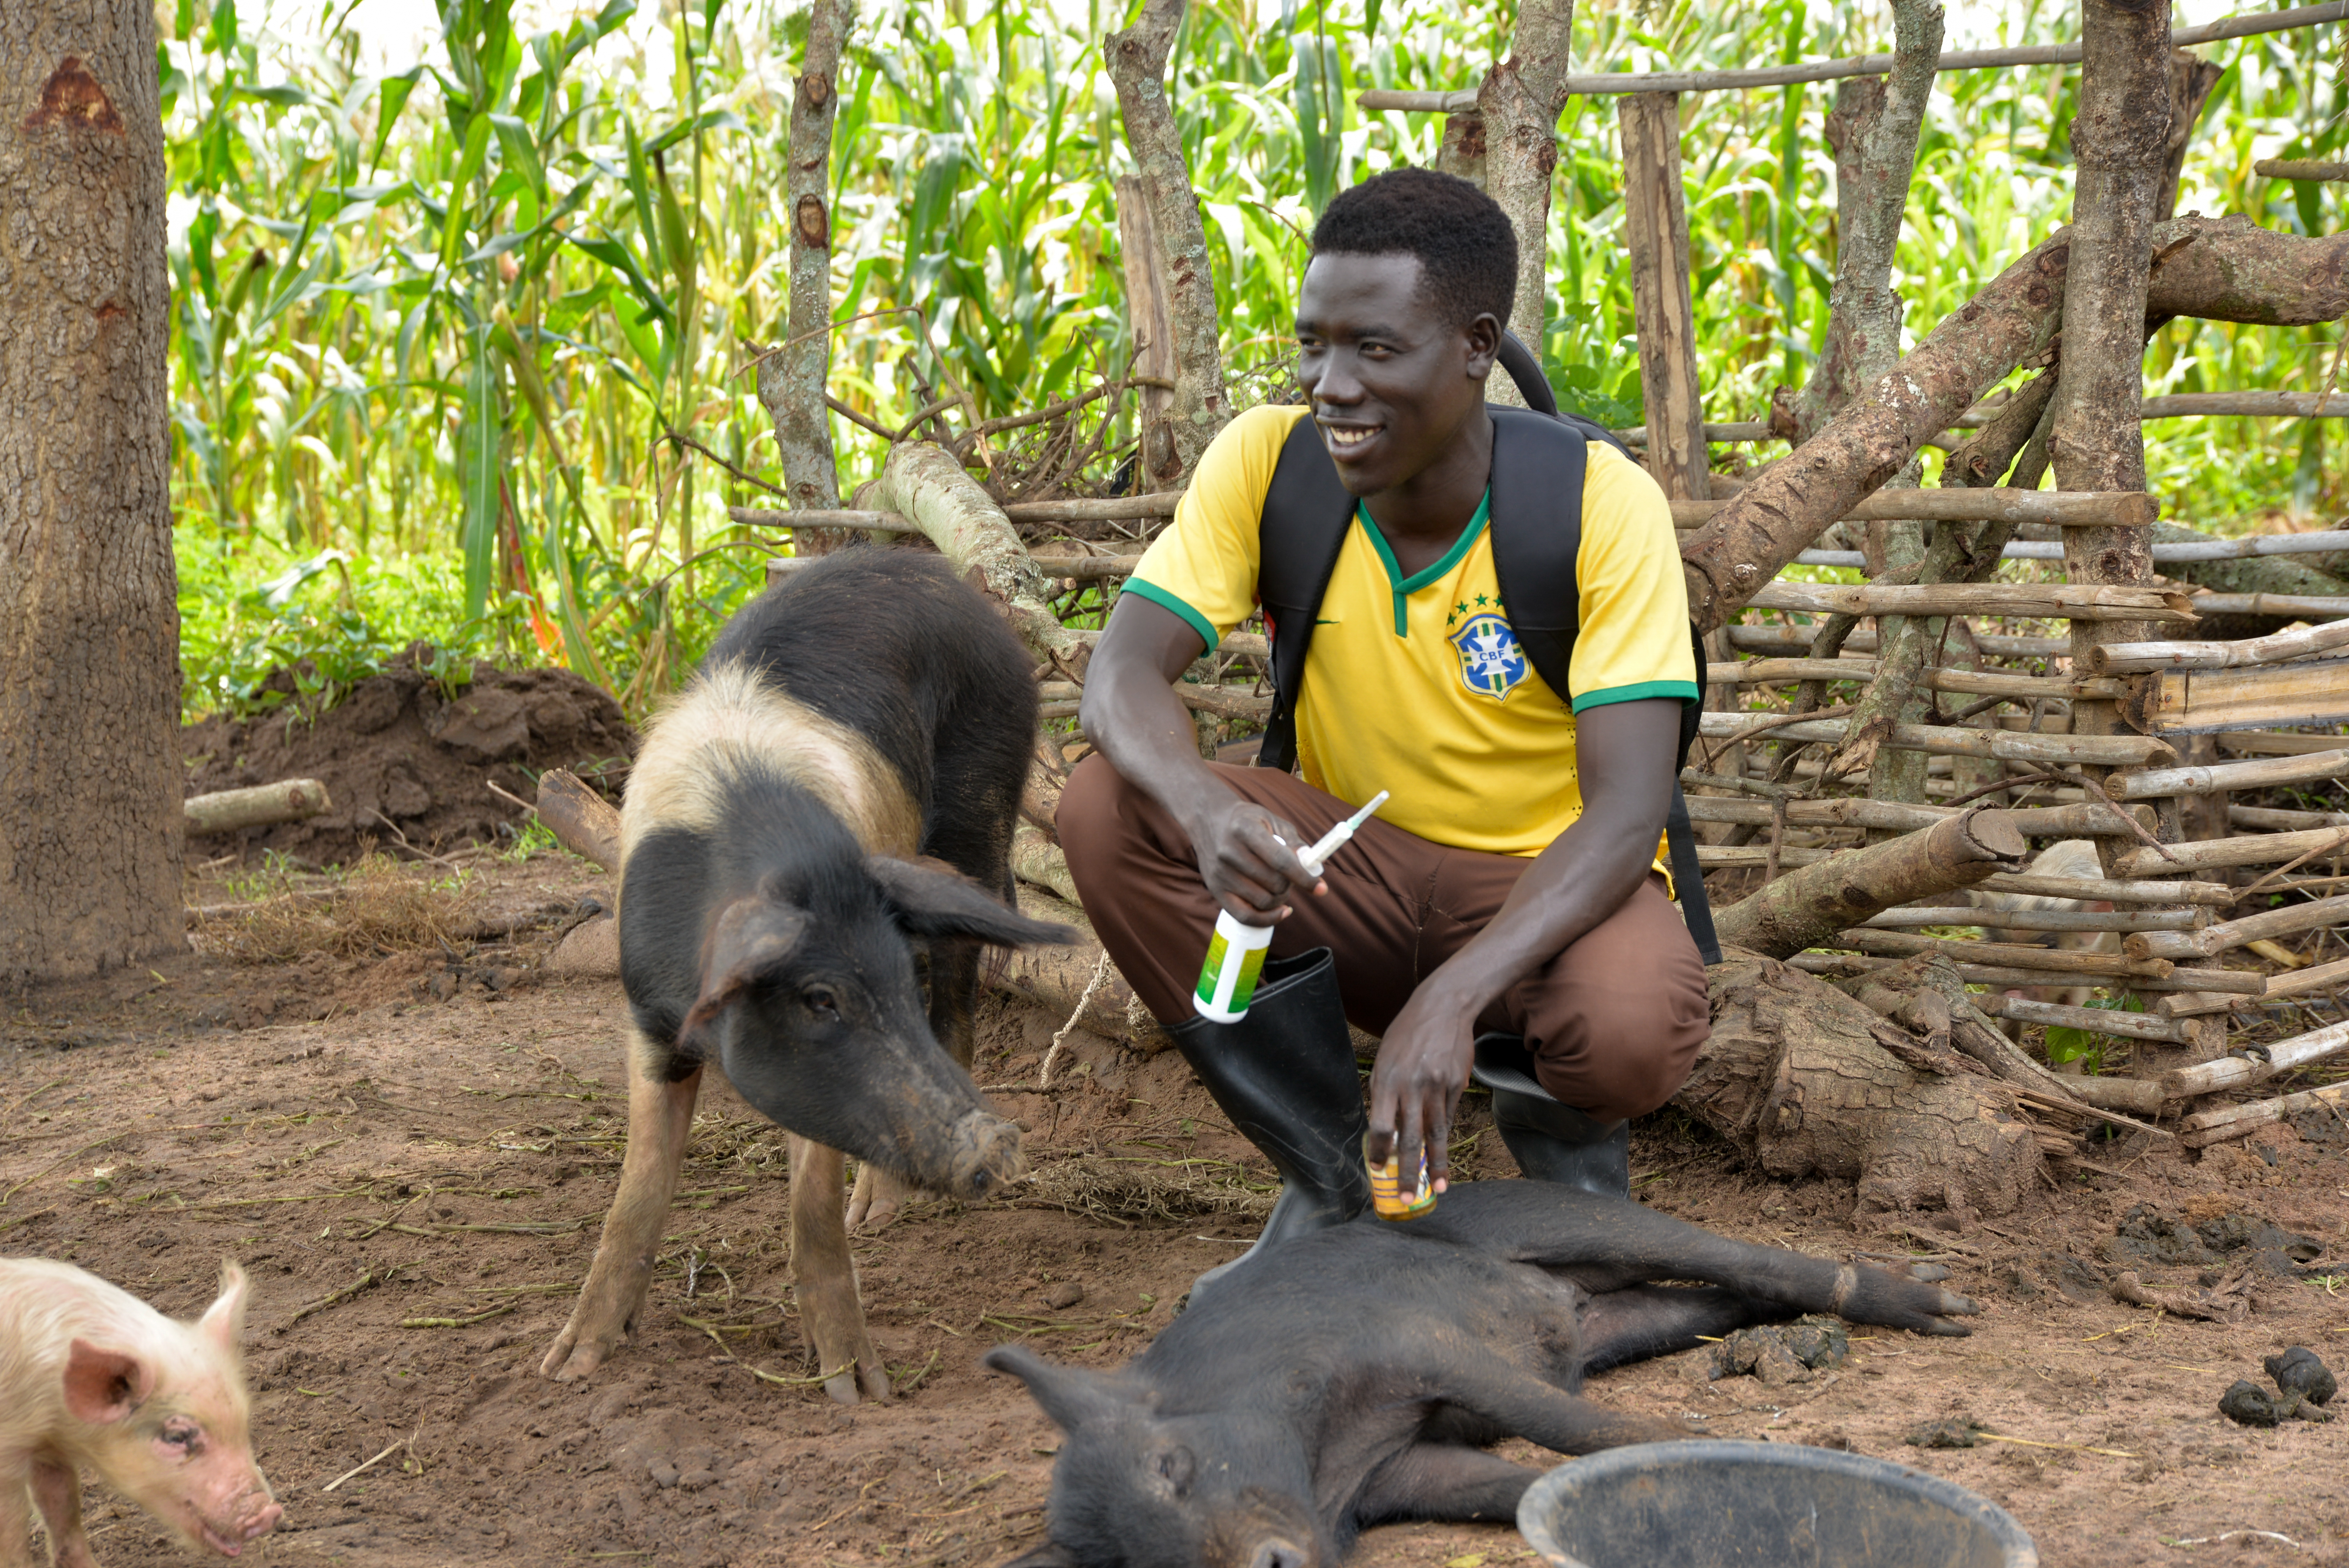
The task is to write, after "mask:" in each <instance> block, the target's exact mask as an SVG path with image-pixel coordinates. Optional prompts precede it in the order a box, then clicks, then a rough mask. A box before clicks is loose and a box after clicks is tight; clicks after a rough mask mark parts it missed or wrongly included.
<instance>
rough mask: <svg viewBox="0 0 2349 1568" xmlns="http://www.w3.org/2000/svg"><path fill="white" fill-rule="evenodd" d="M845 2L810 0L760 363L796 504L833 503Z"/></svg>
mask: <svg viewBox="0 0 2349 1568" xmlns="http://www.w3.org/2000/svg"><path fill="white" fill-rule="evenodd" d="M854 20H855V7H854V5H853V3H851V0H815V5H814V8H813V9H812V11H811V12H810V13H809V16H808V43H807V68H806V69H805V70H803V71H802V72H801V73H800V76H799V79H798V81H797V82H796V83H794V84H793V87H792V133H791V150H790V154H789V156H790V160H791V161H790V164H789V166H788V168H787V169H786V170H785V171H784V185H783V203H784V211H785V213H786V214H787V222H788V223H789V225H790V229H791V236H792V274H791V320H790V324H789V325H788V326H787V327H786V328H785V332H784V337H785V341H784V343H783V346H782V347H781V349H780V350H778V351H777V352H776V353H775V354H774V355H773V356H772V357H771V358H767V359H762V360H761V361H760V362H759V401H760V402H761V403H763V404H765V405H766V408H767V417H768V418H771V419H772V420H773V421H774V422H775V444H776V447H777V448H778V449H779V451H780V453H781V458H782V465H783V482H784V489H785V490H787V492H788V493H789V494H790V497H791V503H792V510H793V511H837V510H838V509H839V506H840V470H839V466H838V464H837V463H836V461H835V460H834V459H833V450H832V414H831V411H830V410H829V409H827V408H826V407H824V394H825V392H826V391H827V390H828V389H829V387H830V384H831V376H832V205H831V202H832V186H831V180H832V122H833V119H835V118H836V117H837V116H838V114H839V112H840V92H839V77H840V45H841V37H842V36H843V34H845V33H846V32H847V31H848V28H849V26H850V24H852V23H853V22H854Z"/></svg>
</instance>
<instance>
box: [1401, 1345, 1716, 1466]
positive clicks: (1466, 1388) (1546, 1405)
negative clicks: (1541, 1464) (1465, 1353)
mask: <svg viewBox="0 0 2349 1568" xmlns="http://www.w3.org/2000/svg"><path fill="white" fill-rule="evenodd" d="M1442 1387H1443V1388H1444V1402H1445V1403H1447V1404H1451V1405H1456V1406H1458V1407H1459V1408H1462V1409H1464V1410H1467V1411H1469V1412H1470V1413H1471V1414H1474V1415H1477V1416H1481V1417H1483V1418H1485V1420H1488V1421H1491V1422H1492V1423H1493V1424H1494V1425H1495V1426H1497V1427H1499V1428H1501V1429H1503V1430H1504V1431H1506V1432H1510V1433H1513V1434H1515V1435H1516V1436H1517V1437H1520V1438H1524V1439H1526V1440H1527V1441H1528V1442H1535V1443H1539V1444H1540V1445H1541V1446H1542V1447H1543V1448H1546V1449H1550V1450H1551V1451H1552V1452H1555V1453H1561V1454H1595V1453H1597V1452H1598V1451H1599V1449H1619V1448H1622V1447H1623V1446H1624V1445H1626V1444H1628V1443H1663V1442H1671V1441H1672V1440H1673V1439H1677V1438H1685V1437H1688V1436H1690V1435H1691V1434H1690V1431H1689V1429H1688V1428H1686V1427H1684V1426H1682V1425H1680V1424H1679V1423H1678V1422H1673V1421H1656V1420H1650V1419H1648V1418H1646V1417H1643V1416H1626V1415H1622V1414H1619V1413H1618V1412H1617V1411H1614V1410H1609V1409H1608V1408H1605V1407H1603V1406H1599V1405H1594V1404H1592V1403H1591V1402H1590V1401H1589V1400H1588V1399H1586V1398H1582V1396H1580V1395H1579V1394H1569V1393H1568V1392H1567V1391H1566V1390H1565V1389H1563V1388H1560V1387H1556V1386H1555V1385H1552V1384H1549V1383H1545V1382H1542V1381H1540V1380H1539V1379H1538V1378H1536V1377H1531V1376H1529V1375H1527V1373H1526V1369H1525V1368H1523V1367H1518V1366H1516V1365H1514V1364H1512V1363H1510V1362H1507V1361H1504V1360H1501V1359H1500V1358H1498V1357H1478V1358H1476V1359H1475V1360H1474V1361H1471V1362H1468V1363H1467V1364H1466V1365H1464V1366H1461V1367H1454V1368H1453V1369H1451V1370H1449V1371H1448V1372H1447V1373H1446V1374H1445V1375H1444V1377H1443V1379H1442Z"/></svg>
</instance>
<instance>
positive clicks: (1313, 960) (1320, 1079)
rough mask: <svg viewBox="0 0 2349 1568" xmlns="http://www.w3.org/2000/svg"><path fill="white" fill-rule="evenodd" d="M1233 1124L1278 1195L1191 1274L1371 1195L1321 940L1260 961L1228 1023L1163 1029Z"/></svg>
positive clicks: (1354, 1209) (1349, 1065)
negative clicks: (1255, 1223)
mask: <svg viewBox="0 0 2349 1568" xmlns="http://www.w3.org/2000/svg"><path fill="white" fill-rule="evenodd" d="M1166 1032H1167V1033H1168V1034H1169V1035H1172V1036H1173V1037H1174V1046H1175V1048H1176V1049H1178V1050H1180V1051H1181V1052H1182V1053H1183V1059H1184V1060H1185V1061H1186V1062H1189V1063H1190V1064H1191V1070H1192V1071H1193V1072H1195V1073H1196V1074H1198V1075H1199V1081H1200V1082H1201V1083H1203V1084H1205V1085H1206V1088H1207V1093H1208V1094H1209V1095H1211V1096H1213V1097H1214V1099H1215V1101H1216V1105H1217V1106H1219V1107H1221V1108H1222V1109H1223V1112H1224V1114H1225V1115H1226V1116H1228V1117H1230V1118H1231V1119H1232V1126H1233V1127H1234V1128H1236V1129H1237V1130H1238V1131H1239V1133H1240V1135H1241V1136H1242V1137H1243V1138H1246V1139H1247V1140H1248V1141H1249V1142H1250V1143H1253V1144H1255V1145H1256V1146H1257V1149H1259V1150H1263V1152H1264V1154H1265V1157H1266V1158H1267V1159H1268V1160H1270V1161H1272V1164H1273V1169H1274V1170H1276V1171H1279V1172H1280V1198H1279V1201H1278V1202H1275V1203H1274V1204H1273V1207H1272V1214H1271V1217H1270V1218H1268V1220H1266V1221H1265V1222H1264V1232H1263V1233H1262V1234H1261V1235H1259V1236H1257V1239H1256V1244H1255V1245H1254V1246H1252V1247H1250V1248H1248V1250H1247V1252H1245V1253H1241V1254H1240V1255H1239V1256H1238V1257H1237V1258H1235V1259H1233V1260H1232V1261H1231V1262H1230V1263H1227V1264H1218V1265H1217V1266H1216V1267H1215V1268H1212V1269H1209V1270H1208V1271H1207V1272H1206V1274H1201V1275H1200V1276H1199V1277H1198V1278H1197V1279H1196V1280H1195V1281H1194V1282H1193V1283H1192V1285H1191V1298H1192V1299H1193V1300H1197V1299H1198V1294H1199V1292H1200V1291H1201V1290H1202V1289H1203V1288H1205V1287H1206V1286H1207V1285H1208V1284H1210V1283H1212V1282H1213V1281H1214V1280H1215V1279H1216V1278H1217V1277H1218V1276H1220V1275H1222V1274H1226V1273H1227V1272H1228V1271H1230V1270H1232V1269H1234V1268H1237V1267H1238V1266H1239V1265H1240V1264H1245V1263H1247V1261H1248V1260H1249V1259H1250V1258H1253V1257H1255V1256H1256V1255H1257V1253H1262V1252H1264V1251H1265V1250H1266V1249H1268V1248H1270V1247H1275V1246H1278V1245H1279V1244H1280V1243H1282V1242H1285V1241H1288V1240H1289V1239H1290V1238H1292V1237H1296V1236H1301V1235H1305V1234H1308V1233H1310V1232H1314V1231H1319V1230H1323V1229H1326V1228H1328V1227H1329V1226H1331V1225H1338V1224H1343V1223H1344V1222H1346V1221H1348V1220H1350V1219H1352V1218H1353V1217H1354V1216H1355V1215H1357V1214H1359V1213H1361V1212H1362V1211H1363V1210H1364V1209H1367V1208H1369V1207H1370V1204H1371V1176H1370V1172H1369V1171H1368V1170H1366V1169H1365V1168H1364V1167H1363V1164H1362V1135H1363V1134H1364V1133H1366V1132H1368V1131H1369V1130H1370V1114H1369V1112H1368V1111H1366V1110H1364V1109H1363V1108H1362V1080H1361V1075H1360V1074H1359V1072H1357V1070H1356V1069H1355V1067H1354V1046H1353V1040H1352V1038H1351V1037H1350V1036H1349V1035H1348V1034H1347V1032H1346V1013H1345V1008H1344V1007H1343V1006H1342V1005H1341V1004H1340V1002H1339V1000H1338V975H1337V970H1336V968H1335V966H1334V965H1332V964H1331V963H1330V950H1329V949H1328V948H1326V947H1317V948H1315V949H1313V951H1311V952H1310V953H1302V954H1298V955H1297V956H1296V957H1294V958H1274V959H1269V960H1268V961H1267V962H1266V964H1265V966H1264V975H1263V977H1262V978H1261V979H1259V980H1258V981H1257V987H1256V995H1255V996H1254V997H1253V999H1251V1001H1250V1002H1249V1004H1248V1010H1247V1016H1246V1017H1244V1018H1242V1019H1241V1020H1240V1021H1239V1022H1238V1023H1237V1024H1217V1023H1214V1022H1211V1021H1210V1020H1208V1019H1206V1018H1200V1017H1192V1018H1186V1019H1185V1020H1184V1021H1183V1022H1182V1023H1179V1024H1176V1025H1174V1026H1172V1027H1171V1028H1169V1029H1168V1030H1167V1031H1166Z"/></svg>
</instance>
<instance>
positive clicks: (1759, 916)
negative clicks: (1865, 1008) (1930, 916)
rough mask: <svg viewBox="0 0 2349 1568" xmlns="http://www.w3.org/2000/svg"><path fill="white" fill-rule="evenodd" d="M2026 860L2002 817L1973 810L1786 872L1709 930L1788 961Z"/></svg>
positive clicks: (2020, 837)
mask: <svg viewBox="0 0 2349 1568" xmlns="http://www.w3.org/2000/svg"><path fill="white" fill-rule="evenodd" d="M2029 852H2030V846H2029V845H2028V843H2027V842H2026V841H2024V839H2023V835H2022V834H2021V833H2020V832H2018V831H2017V830H2015V827H2014V824H2013V820H2011V819H2010V817H2009V815H2008V814H2007V813H2006V812H2004V811H1995V810H1988V809H1985V808H1982V807H1976V808H1975V809H1974V810H1970V811H1967V812H1966V813H1964V814H1963V815H1962V816H1957V817H1945V818H1943V819H1942V820H1940V821H1939V822H1937V823H1935V824H1934V825H1933V826H1932V827H1930V828H1926V829H1923V830H1920V831H1917V832H1911V833H1904V834H1903V835H1901V836H1900V837H1899V838H1897V839H1893V840H1891V841H1888V842H1885V843H1881V844H1871V845H1869V846H1868V848H1867V849H1864V850H1858V851H1853V852H1852V853H1849V854H1842V855H1837V856H1835V857H1834V858H1833V859H1832V860H1826V861H1819V862H1818V863H1817V864H1816V865H1809V866H1805V867H1804V868H1803V869H1802V870H1800V871H1797V872H1789V873H1788V874H1787V875H1785V876H1784V877H1781V878H1780V879H1779V880H1778V881H1776V882H1771V883H1769V884H1767V885H1766V886H1764V888H1763V889H1762V890H1761V891H1760V892H1755V893H1753V894H1751V895H1749V896H1748V897H1745V898H1743V899H1740V900H1739V901H1738V902H1737V903H1733V904H1731V905H1730V906H1729V907H1728V908H1727V909H1724V910H1723V911H1722V912H1721V913H1720V914H1719V915H1718V916H1717V917H1716V919H1715V922H1714V923H1715V925H1716V927H1717V928H1718V930H1719V931H1720V934H1721V940H1722V941H1723V942H1724V943H1733V944H1736V945H1737V946H1740V947H1745V948H1750V949H1752V950H1753V951H1754V952H1756V953H1761V954H1768V955H1769V956H1770V957H1773V958H1791V957H1792V956H1794V955H1795V954H1797V953H1800V952H1801V951H1802V950H1803V949H1804V948H1806V947H1808V946H1810V945H1812V944H1814V943H1816V942H1819V941H1821V940H1823V939H1825V938H1826V937H1829V936H1831V935H1833V934H1835V933H1836V932H1837V931H1839V930H1841V929H1843V928H1844V927H1846V926H1850V925H1857V924H1858V923H1860V922H1862V921H1864V920H1866V919H1867V918H1868V916H1869V915H1872V914H1877V913H1881V912H1882V911H1884V910H1888V909H1892V908H1894V907H1896V906H1898V905H1900V904H1904V903H1915V902H1916V901H1917V900H1919V899H1920V898H1930V897H1932V896H1933V895H1935V894H1936V893H1943V892H1950V891H1951V890H1952V889H1954V888H1961V887H1969V886H1971V885H1972V884H1973V883H1975V882H1981V881H1982V880H1983V879H1984V878H1986V877H1989V876H1992V875H1994V874H1996V873H1997V872H2012V871H2014V870H2017V869H2018V868H2019V867H2020V866H2021V865H2022V863H2023V857H2024V856H2025V855H2026V854H2028V853H2029Z"/></svg>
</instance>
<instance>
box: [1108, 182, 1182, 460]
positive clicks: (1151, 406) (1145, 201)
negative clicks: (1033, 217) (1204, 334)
mask: <svg viewBox="0 0 2349 1568" xmlns="http://www.w3.org/2000/svg"><path fill="white" fill-rule="evenodd" d="M1117 248H1118V253H1119V256H1120V259H1121V260H1122V261H1123V263H1124V272H1125V320H1126V325H1127V327H1128V328H1129V329H1130V330H1131V331H1132V333H1133V350H1134V353H1133V369H1132V370H1131V371H1130V372H1129V374H1131V375H1134V376H1146V377H1152V378H1153V379H1154V380H1159V381H1164V382H1165V383H1167V385H1166V386H1164V387H1143V388H1142V393H1141V397H1140V399H1139V407H1140V409H1141V416H1142V418H1141V424H1142V452H1141V459H1142V471H1143V473H1145V474H1160V473H1173V472H1175V471H1177V470H1178V469H1179V466H1180V465H1179V462H1178V459H1176V457H1175V453H1174V312H1173V310H1172V308H1171V307H1170V306H1169V305H1168V304H1167V300H1166V273H1165V271H1164V263H1163V260H1162V258H1163V257H1164V247H1162V246H1161V245H1160V244H1159V242H1158V225H1157V224H1156V222H1154V221H1153V220H1152V218H1151V215H1150V188H1149V186H1148V185H1147V184H1146V183H1145V182H1144V181H1143V180H1142V178H1141V177H1140V176H1139V175H1133V174H1125V175H1121V176H1119V177H1118V181H1117Z"/></svg>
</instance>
